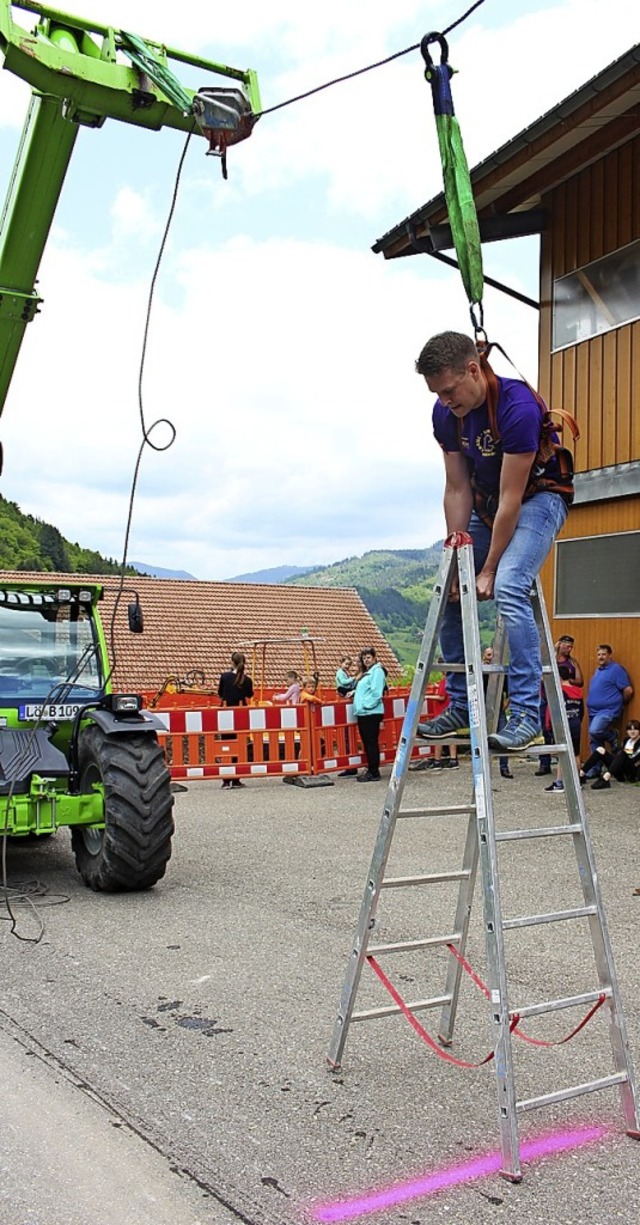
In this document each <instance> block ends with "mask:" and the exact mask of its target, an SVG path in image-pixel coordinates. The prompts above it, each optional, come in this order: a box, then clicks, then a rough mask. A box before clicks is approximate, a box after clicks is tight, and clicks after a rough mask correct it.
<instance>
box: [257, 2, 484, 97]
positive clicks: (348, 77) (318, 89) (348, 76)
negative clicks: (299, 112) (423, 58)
mask: <svg viewBox="0 0 640 1225" xmlns="http://www.w3.org/2000/svg"><path fill="white" fill-rule="evenodd" d="M484 2H485V0H476V2H475V4H472V5H471V8H469V9H467V11H466V13H463V14H462V16H461V17H458V18H456V20H455V21H452V22H451V25H449V26H447V28H446V30H443V31H442V34H443V36H444V35H445V34H450V33H451V31H452V30H455V28H456V26H459V25H462V22H463V21H466V20H467V17H470V16H471V14H472V13H473V12H475V10H476V9H477V8H480V5H481V4H484ZM419 49H420V43H413V44H412V46H410V47H405V48H404V50H403V51H395V52H394V53H393V55H387V56H386V58H385V59H383V60H376V62H375V64H367V65H366V67H365V68H356V69H355V71H354V72H347V73H345V75H344V76H342V77H334V78H333V80H332V81H325V83H324V85H316V86H315V88H314V89H308V90H306V92H305V93H303V94H296V95H295V97H293V98H287V100H286V101H285V102H277V103H276V105H275V106H267V107H265V109H264V110H263V111H259V112H258V114H257V115H256V116H255V118H256V119H261V118H262V116H263V115H272V114H273V112H274V111H281V110H282V109H283V108H284V107H285V106H291V105H292V104H293V103H294V102H302V100H303V99H304V98H311V97H312V96H313V94H319V93H322V91H323V90H324V89H331V87H332V85H342V83H343V82H344V81H352V80H353V79H354V77H361V76H363V75H364V73H365V72H372V71H373V69H374V68H382V67H384V65H385V64H391V63H392V62H393V60H399V59H400V58H401V57H402V56H403V55H409V53H410V52H411V51H418V50H419Z"/></svg>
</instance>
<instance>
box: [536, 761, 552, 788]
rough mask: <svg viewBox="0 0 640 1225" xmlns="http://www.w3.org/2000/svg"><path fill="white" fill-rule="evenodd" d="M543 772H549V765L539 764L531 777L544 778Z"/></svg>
mask: <svg viewBox="0 0 640 1225" xmlns="http://www.w3.org/2000/svg"><path fill="white" fill-rule="evenodd" d="M545 774H551V766H539V767H538V769H537V770H535V771H534V774H533V777H534V778H544V776H545ZM545 791H546V787H545Z"/></svg>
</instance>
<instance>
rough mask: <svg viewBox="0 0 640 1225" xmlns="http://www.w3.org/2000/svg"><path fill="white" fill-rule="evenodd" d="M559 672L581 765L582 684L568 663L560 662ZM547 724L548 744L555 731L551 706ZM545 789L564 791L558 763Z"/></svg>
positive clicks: (551, 791) (574, 748) (575, 748)
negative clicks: (576, 678) (553, 729)
mask: <svg viewBox="0 0 640 1225" xmlns="http://www.w3.org/2000/svg"><path fill="white" fill-rule="evenodd" d="M558 672H559V673H560V684H561V687H562V696H563V698H564V705H565V710H566V712H567V720H568V723H569V734H570V736H571V744H572V746H573V751H574V753H575V758H576V765H577V766H578V768H579V767H580V736H581V731H582V720H583V718H584V701H583V697H582V685H578V684H576V682H575V680H573V679H572V677H571V668H570V667H569V666H568V665H567V664H560V663H559V664H558ZM545 719H546V726H545V740H546V739H547V733H550V739H549V740H547V744H553V731H552V729H551V712H550V710H549V707H548V706H547V709H546V715H545ZM545 791H548V792H550V793H551V794H554V793H557V792H558V791H564V783H563V781H562V770H561V768H560V765H559V764H558V766H557V769H556V777H555V779H554V781H553V782H552V783H549V785H548V786H547V787H545Z"/></svg>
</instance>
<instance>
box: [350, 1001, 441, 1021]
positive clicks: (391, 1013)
mask: <svg viewBox="0 0 640 1225" xmlns="http://www.w3.org/2000/svg"><path fill="white" fill-rule="evenodd" d="M450 1003H451V996H450V995H434V997H433V999H430V1000H414V1002H413V1003H411V1004H406V1005H405V1007H406V1008H408V1009H409V1011H410V1012H424V1011H425V1010H426V1009H427V1008H444V1006H445V1004H450ZM401 1012H402V1008H399V1007H398V1005H397V1004H390V1005H389V1006H388V1007H387V1008H368V1009H367V1010H366V1012H354V1013H352V1014H351V1020H352V1021H373V1020H376V1019H377V1018H378V1017H395V1016H397V1015H398V1013H401Z"/></svg>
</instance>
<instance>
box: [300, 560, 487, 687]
mask: <svg viewBox="0 0 640 1225" xmlns="http://www.w3.org/2000/svg"><path fill="white" fill-rule="evenodd" d="M442 545H443V541H442V540H439V541H436V543H435V544H432V545H431V546H430V547H429V548H427V549H373V550H371V551H370V552H369V553H364V554H363V556H362V557H348V558H345V559H344V560H343V561H338V562H334V564H333V565H331V566H324V567H322V568H321V569H318V570H311V571H310V572H309V573H307V574H304V575H301V576H299V577H295V578H290V579H287V580H286V583H287V585H290V584H293V585H295V586H298V587H309V586H312V587H355V588H356V590H357V592H358V595H359V596H360V599H361V600H362V602H363V604H365V605H366V607H367V609H368V610H369V612H370V613H371V616H372V617H373V619H374V621H375V622H376V623H377V625H379V627H380V629H381V630H382V633H383V634H384V636H385V638H386V639H387V642H388V643H389V644H390V646H391V647H392V648H393V650H394V651H395V653H396V655H397V656H398V659H399V660H400V662H401V663H402V664H404V665H405V666H407V667H411V666H412V665H413V664H415V661H416V656H417V653H418V650H419V647H420V642H421V640H422V635H423V633H424V627H425V622H426V620H427V613H428V611H429V605H430V603H431V598H432V595H433V585H434V582H435V579H436V577H437V573H438V567H439V565H440V558H441V556H442ZM478 611H479V615H480V636H481V639H482V645H483V646H486V645H487V644H488V643H490V642H491V640H492V638H493V635H494V628H495V606H494V604H493V602H490V603H487V604H479V605H478Z"/></svg>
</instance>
